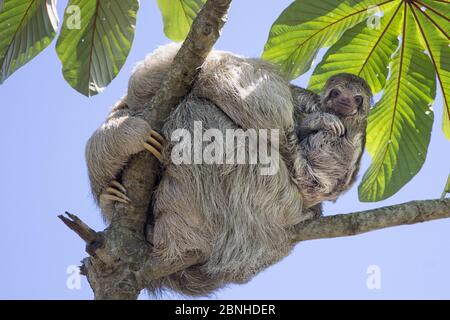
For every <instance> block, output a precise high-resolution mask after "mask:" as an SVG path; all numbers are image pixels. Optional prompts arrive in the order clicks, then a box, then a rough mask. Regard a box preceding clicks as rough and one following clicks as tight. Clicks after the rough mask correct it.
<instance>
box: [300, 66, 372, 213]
mask: <svg viewBox="0 0 450 320" xmlns="http://www.w3.org/2000/svg"><path fill="white" fill-rule="evenodd" d="M292 92H293V97H294V101H295V105H296V108H297V109H296V113H295V114H296V115H297V117H296V119H295V121H296V132H297V136H298V139H299V141H300V149H301V153H302V155H303V162H302V166H301V171H302V173H301V174H300V176H301V177H308V178H307V179H304V178H302V179H300V180H299V181H298V182H299V185H300V189H301V190H302V194H303V198H304V204H303V205H304V207H306V208H308V207H310V206H313V205H315V204H318V203H321V202H323V201H325V200H336V199H337V197H338V196H339V195H341V194H342V193H343V192H345V191H347V190H348V189H349V188H350V187H351V185H352V184H353V183H354V182H355V180H356V176H357V173H358V171H359V165H360V160H361V156H362V153H363V150H364V145H365V142H366V127H367V116H368V114H369V110H370V105H371V102H372V92H371V89H370V87H369V86H368V84H367V83H366V82H365V81H364V80H363V79H362V78H360V77H358V76H355V75H353V74H348V73H341V74H337V75H334V76H332V77H330V78H329V79H328V81H327V83H326V84H325V87H324V89H323V90H322V94H321V96H319V95H317V94H315V93H313V92H312V91H309V90H306V89H303V88H299V87H295V86H293V87H292Z"/></svg>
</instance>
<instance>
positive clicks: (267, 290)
mask: <svg viewBox="0 0 450 320" xmlns="http://www.w3.org/2000/svg"><path fill="white" fill-rule="evenodd" d="M290 2H291V1H290V0H278V1H259V0H245V1H234V3H233V6H232V9H231V11H230V14H229V22H228V23H227V24H226V26H225V27H224V29H223V34H222V37H221V38H220V39H219V41H218V43H217V46H216V48H218V49H222V50H228V51H233V52H235V53H239V54H242V55H246V56H259V55H260V54H261V52H262V49H263V46H264V43H265V41H266V39H267V35H268V32H269V28H270V26H271V24H272V22H273V21H274V20H275V19H276V17H277V16H278V15H279V14H280V13H281V11H282V10H283V9H284V8H285V7H286V6H287V5H288V4H289V3H290ZM65 4H66V2H65V1H60V2H59V4H58V11H59V16H60V17H62V13H63V10H64V5H65ZM168 42H169V40H168V39H167V38H165V37H164V35H163V32H162V22H161V17H160V13H159V11H158V9H157V6H156V1H141V8H140V10H139V14H138V22H137V30H136V36H135V39H134V44H133V47H132V50H131V53H130V55H129V57H128V59H127V62H126V64H125V65H124V67H123V68H122V70H121V72H120V74H119V75H118V76H117V78H116V79H115V80H114V81H113V82H112V83H111V84H110V85H109V86H108V88H107V89H106V90H105V92H104V93H102V94H100V95H98V96H95V97H92V98H86V97H84V96H82V95H81V94H79V93H77V92H76V91H75V90H73V89H72V88H71V87H70V86H69V85H68V84H67V83H66V82H65V81H64V78H63V76H62V72H61V64H60V62H59V60H58V58H57V56H56V53H55V49H54V45H55V44H54V43H52V44H51V45H50V46H49V47H48V48H47V49H46V50H45V51H44V52H43V53H41V54H40V55H39V56H38V57H36V58H35V59H34V60H33V61H32V62H30V63H28V64H27V65H25V66H24V67H22V68H21V69H20V70H18V71H17V72H16V73H15V74H14V75H12V76H11V77H10V78H9V79H8V80H6V82H5V83H4V84H3V85H1V86H0V98H1V99H0V108H1V111H2V119H3V121H2V125H1V126H0V149H1V150H2V156H1V157H0V168H1V173H2V174H1V178H2V179H1V182H0V226H1V227H2V233H1V234H0V252H1V258H0V260H1V263H0V274H1V275H2V278H1V279H0V298H3V299H20V298H26V299H90V298H92V296H93V295H92V292H91V290H90V287H89V285H88V283H87V281H86V280H85V279H84V278H82V280H81V287H80V288H79V289H69V288H68V286H67V279H68V277H69V274H67V268H68V267H69V266H71V265H78V264H79V261H80V260H81V259H82V258H83V257H85V256H86V254H85V252H84V244H83V243H82V241H81V240H80V239H79V238H78V237H77V236H76V235H75V234H73V233H72V232H71V231H70V230H68V229H67V228H66V227H65V226H64V225H63V224H62V223H61V222H60V221H59V220H58V219H57V218H56V216H57V215H58V214H61V213H62V212H64V211H66V210H67V211H70V212H73V213H75V214H77V215H79V216H80V217H81V218H82V219H83V220H84V221H86V222H87V223H88V224H89V225H90V226H91V227H93V228H96V229H97V230H102V229H103V228H104V226H103V222H102V219H101V218H100V214H99V211H98V209H97V208H96V206H95V205H94V203H93V200H92V198H91V196H90V191H89V185H88V179H87V173H86V166H85V162H84V146H85V143H86V141H87V139H88V138H89V137H90V135H91V134H92V132H93V131H94V130H95V129H96V128H97V127H98V126H99V125H100V124H101V123H102V122H103V120H104V119H105V117H106V115H107V113H108V110H109V109H110V107H111V106H112V105H113V104H114V102H115V101H116V100H118V98H119V97H121V96H122V95H123V94H124V93H125V90H126V86H127V80H128V77H129V75H130V72H131V70H132V68H133V66H134V65H135V64H136V62H138V61H139V60H142V59H143V58H144V57H145V55H146V54H147V53H149V52H151V51H152V50H154V49H155V48H156V47H157V46H158V45H161V44H165V43H168ZM309 75H310V73H308V74H305V75H304V76H302V77H301V78H299V79H297V80H296V81H295V83H296V84H298V85H300V86H306V82H307V79H308V78H309ZM433 108H434V110H435V111H436V114H435V124H434V127H433V134H432V139H431V144H430V147H429V151H428V156H427V159H426V162H425V164H424V166H423V168H422V170H421V171H420V172H419V174H418V175H417V176H416V177H414V179H413V180H412V181H411V182H410V183H409V184H407V185H406V186H405V187H404V188H403V189H402V190H400V191H399V192H398V193H397V194H396V195H395V196H393V197H391V198H389V199H388V200H385V201H382V202H379V203H372V204H370V203H360V202H359V201H358V197H357V186H356V185H355V186H354V187H353V188H352V190H351V191H349V192H347V193H346V194H345V195H343V196H342V197H341V198H340V199H339V200H338V201H337V202H336V203H327V204H326V205H325V213H326V214H337V213H346V212H353V211H359V210H366V209H370V208H374V207H379V206H384V205H390V204H396V203H401V202H406V201H409V200H413V199H432V198H438V197H439V196H440V194H441V191H442V188H443V186H444V184H445V180H446V177H447V174H448V169H449V167H448V159H449V146H450V144H449V141H447V140H445V138H444V136H443V134H442V132H441V120H442V98H441V92H440V91H438V93H437V99H436V101H435V104H434V106H433ZM369 164H370V158H369V157H368V156H367V155H365V156H364V158H363V165H362V170H361V174H360V176H361V175H362V173H363V172H364V170H365V169H367V167H368V165H369ZM449 227H450V219H449V220H439V221H434V222H428V223H423V224H418V225H413V226H402V227H397V228H390V229H385V230H380V231H376V232H372V233H368V234H364V235H360V236H356V237H347V238H339V239H326V240H316V241H309V242H305V243H300V244H299V245H297V247H296V248H295V250H294V251H293V252H292V254H291V255H290V256H289V257H287V258H286V259H284V260H283V261H281V262H280V263H278V264H276V265H275V266H272V267H271V268H269V269H267V270H266V271H264V272H262V273H261V274H260V275H258V276H257V277H255V278H254V279H253V280H252V281H250V282H249V283H248V284H245V285H232V286H229V287H228V288H226V289H223V290H221V291H219V292H217V293H216V294H215V295H214V296H213V297H211V298H213V299H312V298H315V299H348V298H353V299H393V298H405V299H408V298H425V299H428V298H446V299H449V298H450V273H449V270H450V252H449V249H448V248H449V247H450V232H449ZM371 265H376V266H378V267H379V268H380V271H381V288H380V289H375V290H370V289H368V288H367V285H366V281H367V278H368V276H369V275H368V274H367V268H368V267H369V266H371ZM141 297H142V298H144V299H145V298H147V297H146V295H145V294H142V295H141Z"/></svg>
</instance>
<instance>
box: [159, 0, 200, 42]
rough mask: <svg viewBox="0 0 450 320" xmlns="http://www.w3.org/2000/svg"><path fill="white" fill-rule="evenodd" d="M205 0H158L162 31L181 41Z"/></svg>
mask: <svg viewBox="0 0 450 320" xmlns="http://www.w3.org/2000/svg"><path fill="white" fill-rule="evenodd" d="M205 2H206V0H158V6H159V9H160V10H161V14H162V17H163V21H164V33H165V34H166V36H167V37H168V38H169V39H171V40H173V41H177V42H180V41H183V40H184V39H185V38H186V36H187V34H188V32H189V29H190V27H191V24H192V21H193V20H194V18H195V16H196V15H197V13H198V12H199V11H200V9H201V7H202V6H203V4H204V3H205Z"/></svg>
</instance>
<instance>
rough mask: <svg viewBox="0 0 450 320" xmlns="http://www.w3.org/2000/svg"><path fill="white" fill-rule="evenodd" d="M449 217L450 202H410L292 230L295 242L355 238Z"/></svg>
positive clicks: (321, 219)
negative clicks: (375, 231)
mask: <svg viewBox="0 0 450 320" xmlns="http://www.w3.org/2000/svg"><path fill="white" fill-rule="evenodd" d="M449 217H450V199H436V200H420V201H411V202H407V203H403V204H398V205H394V206H389V207H382V208H377V209H373V210H367V211H361V212H354V213H349V214H337V215H332V216H324V217H319V218H317V219H313V220H308V221H304V222H302V223H299V224H298V225H296V226H295V227H294V228H293V239H292V241H293V242H295V243H296V242H299V241H305V240H314V239H323V238H336V237H346V236H354V235H357V234H361V233H365V232H369V231H374V230H378V229H382V228H389V227H395V226H399V225H405V224H414V223H419V222H425V221H431V220H435V219H443V218H449Z"/></svg>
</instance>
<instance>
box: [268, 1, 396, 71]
mask: <svg viewBox="0 0 450 320" xmlns="http://www.w3.org/2000/svg"><path fill="white" fill-rule="evenodd" d="M394 3H395V1H394V0H387V1H386V0H384V1H383V0H362V1H361V0H360V1H358V0H345V1H336V0H320V1H318V0H296V1H294V2H293V3H292V4H291V5H290V6H289V7H288V8H287V9H286V10H284V11H283V13H282V14H281V15H280V17H278V19H277V20H276V21H275V23H274V24H273V26H272V28H271V30H270V34H269V39H268V40H267V43H266V45H265V49H264V53H263V58H264V59H266V60H269V61H272V62H274V63H277V64H279V65H280V67H281V69H282V71H284V72H285V73H287V74H288V75H289V76H290V77H291V78H296V77H297V76H299V75H301V74H303V73H304V72H306V71H307V70H308V69H309V68H310V67H311V64H312V62H313V60H314V58H315V56H316V55H317V52H318V51H319V49H320V48H322V47H326V46H330V45H332V44H333V43H334V42H336V40H338V39H339V37H340V36H341V35H342V33H343V32H344V31H345V30H346V29H348V28H350V27H352V26H354V25H355V24H357V23H358V22H360V21H361V20H363V19H364V18H366V17H367V16H368V14H370V11H369V10H368V7H370V6H373V5H375V6H377V7H378V8H379V9H380V10H381V9H386V8H387V7H389V6H391V5H392V4H394Z"/></svg>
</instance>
